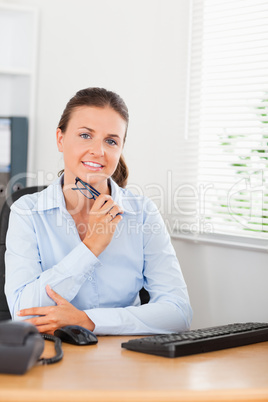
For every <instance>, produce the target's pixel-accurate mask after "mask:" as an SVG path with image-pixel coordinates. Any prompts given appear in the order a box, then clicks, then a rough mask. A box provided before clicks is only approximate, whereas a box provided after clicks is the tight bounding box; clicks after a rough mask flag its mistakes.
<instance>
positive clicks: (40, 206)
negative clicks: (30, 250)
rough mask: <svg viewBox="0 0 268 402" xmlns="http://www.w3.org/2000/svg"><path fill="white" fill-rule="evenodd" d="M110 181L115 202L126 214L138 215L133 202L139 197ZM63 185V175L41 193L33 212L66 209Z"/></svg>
mask: <svg viewBox="0 0 268 402" xmlns="http://www.w3.org/2000/svg"><path fill="white" fill-rule="evenodd" d="M109 180H110V186H111V196H112V198H113V200H114V201H115V202H116V203H117V204H118V205H119V206H120V207H121V208H122V209H123V211H124V213H127V214H136V213H137V212H138V211H137V206H135V204H136V203H134V202H133V201H134V199H136V201H137V198H139V197H133V195H132V193H130V192H129V191H128V190H125V189H122V188H121V187H119V186H118V184H116V182H115V181H114V180H113V179H112V178H110V179H109ZM62 183H63V175H62V176H60V177H59V178H57V179H56V180H55V181H54V182H53V183H52V184H50V185H49V186H48V187H47V188H46V189H45V190H43V191H41V192H40V193H39V194H38V197H37V200H36V203H35V205H34V207H33V211H38V212H42V211H47V210H50V209H54V208H61V209H62V208H63V209H66V204H65V198H64V195H63V192H62ZM138 209H139V208H138Z"/></svg>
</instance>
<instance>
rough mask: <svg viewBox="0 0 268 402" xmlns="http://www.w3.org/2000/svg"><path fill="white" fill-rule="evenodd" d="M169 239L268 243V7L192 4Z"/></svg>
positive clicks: (213, 0) (239, 0) (259, 1)
mask: <svg viewBox="0 0 268 402" xmlns="http://www.w3.org/2000/svg"><path fill="white" fill-rule="evenodd" d="M191 15H192V17H191V41H190V42H191V46H190V48H191V49H190V69H189V71H190V73H189V91H188V97H189V103H188V114H187V127H186V132H185V138H182V139H181V141H180V154H179V157H178V159H179V161H178V166H177V171H178V174H177V184H178V191H177V198H176V199H175V202H174V214H173V222H172V228H171V229H172V231H173V233H174V232H177V233H179V234H181V235H182V234H185V233H187V232H188V233H194V234H195V233H198V234H210V233H213V235H216V236H217V235H219V234H221V235H228V236H232V237H237V236H238V237H240V238H241V237H243V238H251V239H252V238H253V239H263V240H265V239H268V2H267V1H265V0H231V1H228V0H193V3H192V13H191Z"/></svg>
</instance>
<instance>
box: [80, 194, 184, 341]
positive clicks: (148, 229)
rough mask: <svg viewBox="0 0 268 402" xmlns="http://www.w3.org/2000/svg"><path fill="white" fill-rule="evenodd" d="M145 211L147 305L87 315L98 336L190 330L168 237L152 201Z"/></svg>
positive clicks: (181, 280)
mask: <svg viewBox="0 0 268 402" xmlns="http://www.w3.org/2000/svg"><path fill="white" fill-rule="evenodd" d="M144 208H145V214H144V221H143V233H144V235H143V254H144V287H145V289H146V290H147V291H148V292H149V295H150V302H149V303H148V304H143V305H139V306H129V307H124V308H108V309H106V308H105V309H104V308H97V309H91V310H88V311H86V313H87V314H88V316H89V317H90V318H91V320H92V321H93V322H94V323H95V326H96V327H95V333H97V334H112V335H116V334H156V333H171V332H178V331H183V330H187V329H189V327H190V324H191V320H192V309H191V306H190V301H189V296H188V291H187V287H186V284H185V281H184V278H183V275H182V271H181V268H180V265H179V262H178V259H177V257H176V254H175V251H174V248H173V246H172V244H171V240H170V236H169V234H168V232H167V229H166V227H165V224H164V221H163V219H162V217H161V215H160V213H159V212H158V211H157V209H156V207H155V205H154V204H153V203H152V201H150V200H147V202H146V204H145V207H144Z"/></svg>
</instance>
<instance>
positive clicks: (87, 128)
mask: <svg viewBox="0 0 268 402" xmlns="http://www.w3.org/2000/svg"><path fill="white" fill-rule="evenodd" d="M79 130H88V131H91V132H92V133H95V130H93V128H89V127H79Z"/></svg>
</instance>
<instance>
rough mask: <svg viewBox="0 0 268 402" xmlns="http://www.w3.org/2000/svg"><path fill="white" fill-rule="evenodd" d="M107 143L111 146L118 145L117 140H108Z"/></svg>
mask: <svg viewBox="0 0 268 402" xmlns="http://www.w3.org/2000/svg"><path fill="white" fill-rule="evenodd" d="M106 142H107V143H108V144H109V145H117V142H116V141H115V140H112V139H111V138H108V140H106Z"/></svg>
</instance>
